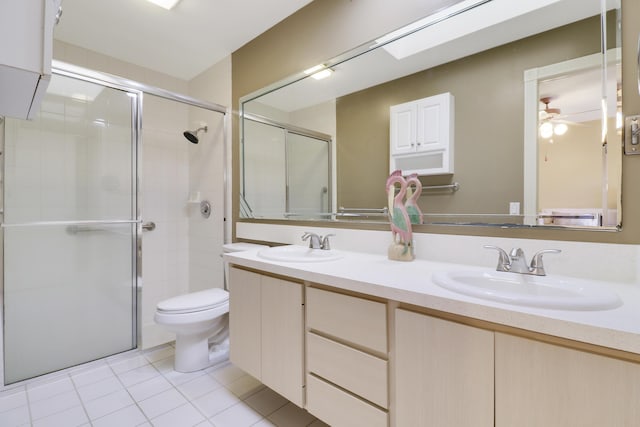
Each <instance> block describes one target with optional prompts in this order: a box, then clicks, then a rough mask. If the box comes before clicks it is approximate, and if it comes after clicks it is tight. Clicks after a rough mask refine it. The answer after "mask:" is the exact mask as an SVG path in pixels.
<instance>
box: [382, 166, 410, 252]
mask: <svg viewBox="0 0 640 427" xmlns="http://www.w3.org/2000/svg"><path fill="white" fill-rule="evenodd" d="M396 184H400V191H399V192H398V194H397V195H396V196H395V197H393V206H392V209H390V210H389V214H390V216H391V221H390V225H391V232H392V233H393V241H394V244H398V243H399V244H402V245H404V251H403V252H402V255H405V254H407V252H408V251H409V246H410V244H411V221H410V220H409V215H408V214H407V210H406V208H405V207H404V202H403V199H404V196H405V195H406V193H407V181H405V179H404V178H403V177H402V173H401V172H400V171H395V172H393V173H392V174H391V175H390V176H389V178H388V179H387V185H386V190H387V194H388V195H389V200H391V196H392V195H393V194H394V193H395V186H396ZM398 237H399V240H398Z"/></svg>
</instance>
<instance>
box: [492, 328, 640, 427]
mask: <svg viewBox="0 0 640 427" xmlns="http://www.w3.org/2000/svg"><path fill="white" fill-rule="evenodd" d="M495 344H496V346H495V351H496V424H495V425H496V426H497V427H510V426H519V427H527V426H531V427H537V426H545V427H574V426H575V427H581V426H621V427H623V426H624V427H626V426H629V427H630V426H639V425H640V364H639V363H634V362H629V361H625V360H619V359H614V358H610V357H606V356H602V355H597V354H593V353H589V352H586V351H581V350H575V349H571V348H566V347H561V346H558V345H552V344H547V343H543V342H539V341H534V340H531V339H526V338H520V337H516V336H511V335H506V334H503V333H496V342H495Z"/></svg>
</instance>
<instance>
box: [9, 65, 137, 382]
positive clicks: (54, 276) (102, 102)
mask: <svg viewBox="0 0 640 427" xmlns="http://www.w3.org/2000/svg"><path fill="white" fill-rule="evenodd" d="M140 105H141V92H138V91H134V90H130V89H125V88H123V87H117V86H116V85H113V86H110V85H105V84H104V82H99V83H98V82H95V81H91V79H87V78H80V77H79V76H76V75H73V74H72V73H64V72H57V74H55V75H53V77H52V79H51V83H50V86H49V89H48V91H47V94H46V96H45V98H44V100H43V102H42V105H41V108H40V111H39V113H38V114H37V117H36V118H35V119H34V120H30V121H26V120H15V119H9V118H7V119H6V120H5V123H4V126H5V129H4V150H2V167H3V168H4V171H3V175H4V197H3V200H4V206H3V209H4V212H3V213H4V218H3V223H2V229H3V239H4V242H3V243H4V245H3V247H4V272H3V273H4V280H3V283H4V292H3V295H4V301H3V303H4V304H3V305H4V312H3V315H4V330H3V338H4V347H3V349H4V370H3V372H4V383H5V384H10V383H13V382H17V381H20V380H23V379H27V378H31V377H34V376H37V375H41V374H44V373H48V372H52V371H55V370H59V369H62V368H66V367H69V366H73V365H76V364H80V363H84V362H88V361H91V360H95V359H99V358H102V357H105V356H108V355H111V354H115V353H119V352H123V351H127V350H131V349H134V348H136V346H137V324H136V322H137V311H138V310H137V297H136V295H137V292H136V289H137V282H138V280H137V276H138V263H139V251H138V242H139V238H138V237H139V236H138V233H139V232H140V227H139V224H140V213H139V209H138V202H137V197H138V196H137V195H138V189H137V187H136V186H137V185H138V180H137V168H138V132H139V129H140V124H139V121H140Z"/></svg>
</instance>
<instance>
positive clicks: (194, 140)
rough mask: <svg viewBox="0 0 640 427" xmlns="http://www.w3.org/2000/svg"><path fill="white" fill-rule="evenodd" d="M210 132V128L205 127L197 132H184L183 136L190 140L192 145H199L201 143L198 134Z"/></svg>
mask: <svg viewBox="0 0 640 427" xmlns="http://www.w3.org/2000/svg"><path fill="white" fill-rule="evenodd" d="M208 130H209V128H208V126H207V125H204V126H202V127H199V128H198V129H196V130H185V131H184V132H182V134H183V135H184V137H185V138H187V139H188V140H189V142H190V143H192V144H197V143H198V142H200V140H199V139H198V132H200V131H204V132H205V133H207V131H208Z"/></svg>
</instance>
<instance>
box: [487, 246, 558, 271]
mask: <svg viewBox="0 0 640 427" xmlns="http://www.w3.org/2000/svg"><path fill="white" fill-rule="evenodd" d="M484 248H485V249H493V250H496V251H498V254H499V255H498V257H499V258H498V266H497V267H496V270H497V271H506V272H511V273H520V274H531V275H534V276H546V275H547V273H546V272H545V271H544V265H543V263H542V255H544V254H559V253H560V252H562V251H561V250H560V249H543V250H541V251H538V252H536V253H535V254H534V255H533V258H532V259H531V265H527V258H526V257H525V255H524V251H523V250H522V249H520V248H513V249H511V252H510V253H508V254H507V253H506V252H505V251H504V250H503V249H502V248H499V247H498V246H492V245H485V246H484Z"/></svg>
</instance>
